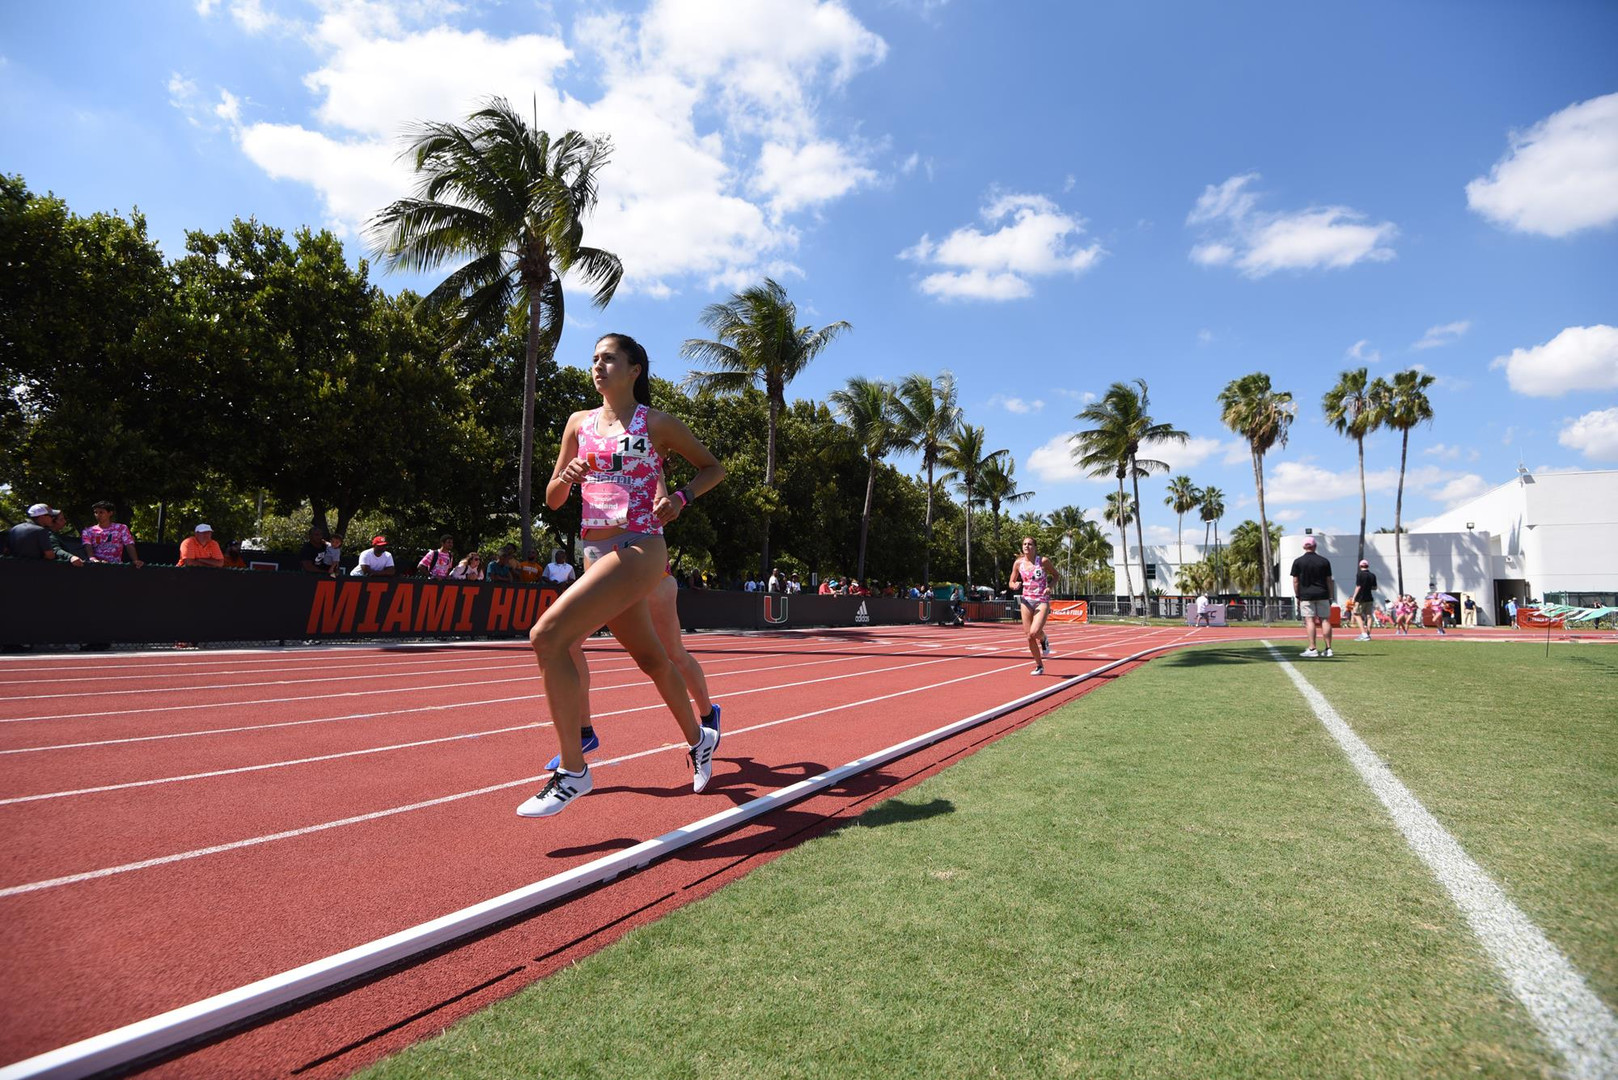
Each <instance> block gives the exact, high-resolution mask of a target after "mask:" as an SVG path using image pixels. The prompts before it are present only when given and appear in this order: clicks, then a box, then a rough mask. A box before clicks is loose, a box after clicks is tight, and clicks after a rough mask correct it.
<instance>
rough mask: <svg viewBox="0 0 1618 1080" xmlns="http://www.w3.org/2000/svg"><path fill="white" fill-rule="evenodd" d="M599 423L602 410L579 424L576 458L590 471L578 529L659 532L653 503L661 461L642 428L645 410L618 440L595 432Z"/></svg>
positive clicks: (582, 487)
mask: <svg viewBox="0 0 1618 1080" xmlns="http://www.w3.org/2000/svg"><path fill="white" fill-rule="evenodd" d="M600 419H601V410H600V409H593V410H591V412H590V414H589V415H588V416H586V417H585V418H584V422H583V423H581V424H580V425H579V431H578V435H579V457H581V458H583V459H584V460H585V462H586V463H588V464H589V466H590V474H589V476H587V477H586V478H585V479H584V481H583V482H582V483H580V484H579V494H580V496H581V497H582V498H583V500H584V518H583V521H582V522H581V524H582V525H583V527H584V528H586V529H623V530H624V531H626V532H633V533H647V534H658V533H661V532H662V531H663V526H662V524H661V523H660V522H659V521H658V520H657V518H656V517H654V516H653V514H652V503H653V502H654V501H655V500H656V499H657V478H658V476H659V474H660V473H661V472H662V470H663V458H662V457H661V456H660V455H659V454H658V452H657V448H656V447H655V446H653V445H652V436H651V432H649V431H648V430H647V428H646V406H644V405H637V406H635V415H633V416H631V417H630V418H629V423H627V424H625V425H624V430H623V432H622V433H621V434H618V435H602V434H600V433H599V432H597V430H596V424H597V423H598V422H599V421H600Z"/></svg>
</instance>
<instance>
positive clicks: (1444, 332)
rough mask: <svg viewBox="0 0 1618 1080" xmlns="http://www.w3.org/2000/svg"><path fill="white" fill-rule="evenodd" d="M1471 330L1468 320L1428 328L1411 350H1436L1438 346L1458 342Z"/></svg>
mask: <svg viewBox="0 0 1618 1080" xmlns="http://www.w3.org/2000/svg"><path fill="white" fill-rule="evenodd" d="M1471 328H1472V323H1471V321H1470V320H1467V319H1462V320H1461V321H1460V322H1452V323H1444V324H1443V325H1442V326H1429V327H1428V328H1427V332H1426V333H1425V334H1423V335H1421V340H1420V341H1418V342H1416V343H1415V344H1413V345H1411V346H1410V347H1411V348H1412V349H1436V348H1438V347H1439V346H1440V345H1449V344H1451V343H1452V342H1455V341H1459V340H1460V339H1461V335H1462V334H1464V333H1466V332H1467V331H1468V330H1470V329H1471Z"/></svg>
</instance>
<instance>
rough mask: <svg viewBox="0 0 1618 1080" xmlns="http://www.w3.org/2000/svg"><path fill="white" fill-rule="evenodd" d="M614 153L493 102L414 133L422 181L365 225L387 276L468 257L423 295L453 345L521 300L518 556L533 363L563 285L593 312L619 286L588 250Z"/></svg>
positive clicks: (529, 470)
mask: <svg viewBox="0 0 1618 1080" xmlns="http://www.w3.org/2000/svg"><path fill="white" fill-rule="evenodd" d="M611 152H612V147H611V143H610V142H609V141H607V140H606V139H596V138H591V137H589V136H586V135H583V134H580V133H579V132H577V131H569V132H567V133H566V134H564V135H562V136H561V137H560V138H553V137H552V136H551V135H550V134H549V133H547V132H544V131H540V130H538V129H537V125H532V126H531V125H530V124H529V123H528V122H527V121H525V120H524V119H523V118H522V117H521V116H520V115H518V114H517V112H516V111H515V110H513V109H512V107H511V105H510V104H509V103H508V102H507V101H506V100H505V99H503V98H492V99H490V100H489V102H488V103H487V105H485V107H484V108H482V109H479V110H478V111H477V112H475V113H473V114H472V115H471V116H470V117H468V118H467V121H466V123H465V124H464V125H457V124H453V123H442V122H427V123H422V124H418V125H416V126H415V128H414V129H413V139H412V142H411V145H410V148H409V150H408V151H407V156H408V157H410V158H411V159H412V162H413V164H414V166H415V170H416V172H417V173H418V174H419V175H420V177H421V179H420V181H419V184H418V186H417V190H416V194H415V195H414V196H412V197H410V198H406V199H400V200H398V201H396V202H393V203H391V204H389V205H388V206H387V207H385V208H384V209H383V210H382V211H381V212H380V213H379V214H377V216H376V218H375V219H374V220H373V221H372V223H371V228H370V235H371V238H372V241H373V246H374V249H375V251H376V253H377V254H378V255H379V256H380V257H381V258H382V259H384V260H385V263H386V265H387V266H389V267H390V268H393V267H397V268H402V269H406V270H420V271H426V270H431V269H434V268H436V267H439V266H442V265H443V264H445V263H446V262H456V261H460V260H463V259H464V260H466V261H465V262H464V263H463V264H462V265H461V266H459V267H458V268H457V269H455V270H454V271H452V272H451V273H450V274H449V276H448V277H446V278H445V279H444V280H443V281H442V282H440V283H439V285H438V286H437V287H436V288H435V289H433V290H432V292H430V293H428V294H427V296H426V298H425V304H426V306H427V307H428V308H431V309H440V310H442V311H444V312H445V313H447V315H448V316H449V321H448V323H447V328H448V329H449V331H450V335H451V339H452V340H453V339H454V338H455V337H457V336H464V335H466V334H470V333H473V332H481V331H486V330H487V328H488V327H490V326H495V325H498V324H499V323H500V322H501V321H503V319H504V318H505V315H506V312H507V311H508V310H510V309H511V308H512V307H513V305H515V304H517V303H519V302H520V303H522V304H523V305H524V306H525V307H526V308H527V313H528V336H527V353H526V356H525V361H524V376H523V393H522V410H523V411H522V451H521V460H520V462H519V464H518V494H517V512H518V514H519V516H520V517H521V531H522V546H523V548H524V549H528V548H530V547H532V544H533V538H532V528H533V520H534V518H533V484H534V465H535V462H534V414H535V394H536V391H537V384H538V372H539V359H540V356H541V355H544V356H546V357H554V356H555V353H556V344H557V342H558V341H559V340H560V339H561V336H562V328H563V324H564V322H565V319H566V312H565V297H564V294H563V289H562V281H563V278H564V277H566V276H567V275H569V274H572V275H576V276H578V277H579V278H581V279H582V280H583V281H584V282H585V284H586V285H587V286H588V287H590V288H591V289H592V290H593V300H594V303H595V305H596V306H597V307H605V306H606V305H607V304H608V302H609V301H611V300H612V297H613V294H614V293H615V292H617V289H618V283H619V282H620V281H621V280H622V278H623V265H622V263H620V262H619V259H618V256H616V255H614V254H612V253H611V252H609V251H605V250H602V249H601V248H595V247H590V246H587V245H586V244H585V243H584V221H585V219H586V218H587V217H589V215H590V213H591V211H592V210H594V208H595V205H596V202H597V199H598V193H597V178H598V174H599V173H600V171H601V170H602V168H604V167H605V165H606V163H607V159H608V158H609V156H610V155H611Z"/></svg>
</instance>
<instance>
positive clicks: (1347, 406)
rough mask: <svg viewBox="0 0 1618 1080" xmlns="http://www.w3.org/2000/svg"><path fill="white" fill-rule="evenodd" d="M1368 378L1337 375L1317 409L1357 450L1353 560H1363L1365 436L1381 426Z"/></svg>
mask: <svg viewBox="0 0 1618 1080" xmlns="http://www.w3.org/2000/svg"><path fill="white" fill-rule="evenodd" d="M1368 375H1369V372H1367V371H1366V369H1365V368H1355V369H1354V370H1352V371H1345V372H1343V373H1342V375H1340V376H1338V379H1337V385H1336V386H1334V387H1332V388H1331V389H1330V390H1328V391H1326V396H1325V397H1323V398H1321V399H1320V407H1321V408H1322V409H1324V410H1325V411H1326V422H1327V423H1328V424H1330V425H1331V426H1332V428H1333V430H1335V431H1336V432H1337V434H1339V435H1347V436H1348V437H1349V438H1351V439H1353V440H1354V446H1355V448H1356V449H1357V450H1358V451H1359V458H1360V548H1359V554H1358V555H1356V556H1354V558H1355V561H1358V560H1360V559H1363V558H1365V437H1366V436H1367V435H1369V434H1370V433H1371V432H1373V431H1375V430H1376V429H1377V428H1378V427H1380V426H1381V424H1382V414H1381V410H1380V409H1378V408H1377V407H1376V403H1377V398H1376V395H1374V394H1373V393H1372V392H1371V386H1370V385H1369V384H1368V383H1367V376H1368ZM1378 381H1379V382H1380V381H1381V380H1378ZM1384 385H1386V384H1384Z"/></svg>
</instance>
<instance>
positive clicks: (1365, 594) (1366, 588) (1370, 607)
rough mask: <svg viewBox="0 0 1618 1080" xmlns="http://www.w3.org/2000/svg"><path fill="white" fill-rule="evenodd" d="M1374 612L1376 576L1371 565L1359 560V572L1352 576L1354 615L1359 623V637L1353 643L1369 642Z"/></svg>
mask: <svg viewBox="0 0 1618 1080" xmlns="http://www.w3.org/2000/svg"><path fill="white" fill-rule="evenodd" d="M1375 611H1376V575H1375V574H1373V573H1371V564H1370V562H1368V561H1367V560H1365V559H1361V560H1360V568H1359V572H1358V573H1356V574H1355V575H1354V615H1355V617H1356V618H1358V619H1359V621H1360V636H1359V637H1357V638H1355V639H1354V640H1355V641H1370V640H1371V621H1372V615H1373V613H1374V612H1375Z"/></svg>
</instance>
